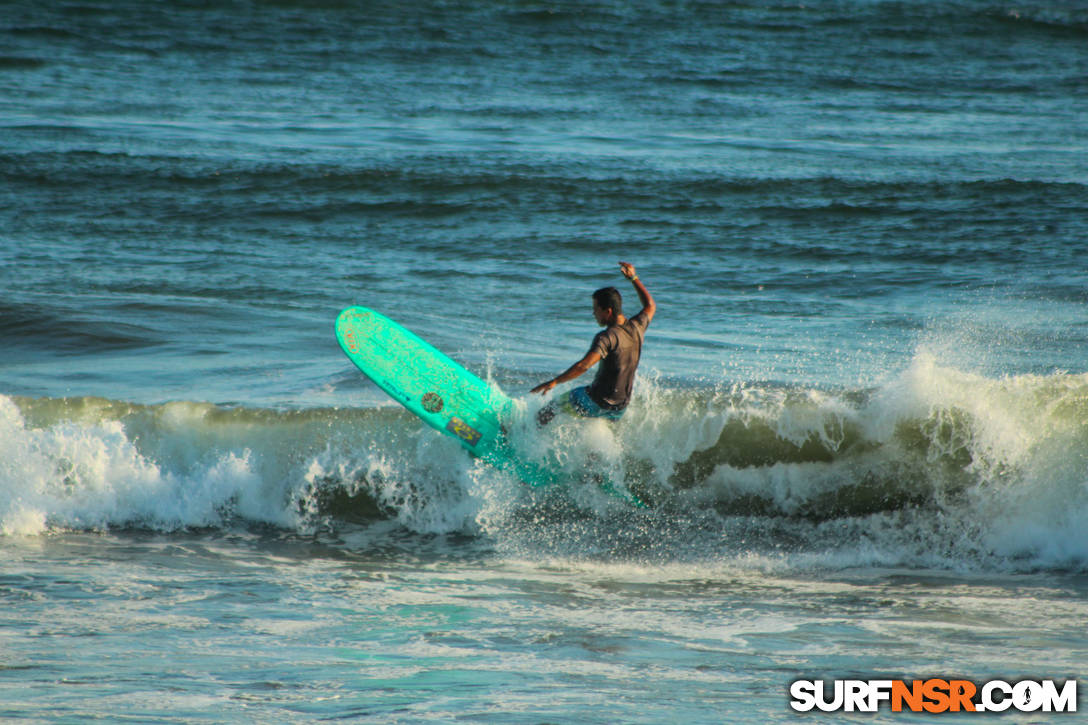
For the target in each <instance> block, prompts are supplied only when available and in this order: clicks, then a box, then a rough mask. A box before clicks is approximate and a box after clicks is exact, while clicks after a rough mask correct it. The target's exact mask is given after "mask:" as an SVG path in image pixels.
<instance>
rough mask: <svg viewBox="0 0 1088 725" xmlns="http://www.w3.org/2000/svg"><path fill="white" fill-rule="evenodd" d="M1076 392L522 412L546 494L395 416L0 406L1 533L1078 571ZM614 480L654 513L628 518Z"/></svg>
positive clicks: (820, 394) (984, 383) (954, 387)
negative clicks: (442, 539) (143, 534)
mask: <svg viewBox="0 0 1088 725" xmlns="http://www.w3.org/2000/svg"><path fill="white" fill-rule="evenodd" d="M1086 401H1088V376H1084V375H1070V374H1065V373H1055V374H1052V375H1046V376H1031V375H1028V376H1014V377H1005V378H987V377H985V376H981V375H977V374H973V373H967V372H963V371H961V370H957V369H955V368H950V367H946V366H942V365H940V364H939V363H938V361H937V360H936V359H934V358H933V357H932V356H931V355H928V354H927V353H925V352H924V351H923V352H920V353H919V354H918V355H917V356H916V357H915V359H914V361H913V362H912V364H911V365H910V366H909V367H908V368H907V369H905V370H904V371H903V372H902V373H901V374H899V375H897V376H894V377H892V378H890V379H889V380H888V381H886V382H885V383H884V384H882V385H880V386H878V387H875V388H871V389H863V390H834V389H828V390H819V389H812V388H804V387H799V386H781V385H772V384H766V383H748V384H724V383H723V384H721V385H717V386H715V387H713V388H707V387H686V388H685V387H675V386H669V385H666V384H663V383H662V382H661V381H660V380H657V379H654V378H653V377H652V376H647V379H644V380H642V381H640V394H639V396H637V397H636V399H635V402H634V403H633V404H632V406H631V409H630V410H629V411H628V413H627V415H626V416H625V417H624V419H623V420H622V421H621V422H620V423H618V424H613V423H610V422H606V421H586V420H580V419H575V418H569V417H566V416H560V417H559V418H557V419H556V420H555V421H553V423H552V425H550V426H547V427H545V428H539V427H537V426H536V425H535V422H533V421H532V419H533V410H534V406H535V407H539V404H540V402H541V401H538V400H536V399H530V400H528V401H525V402H524V404H523V406H522V415H523V417H524V420H521V421H519V422H518V423H517V424H516V425H514V426H513V427H512V429H511V436H512V438H514V439H515V441H516V442H517V444H518V445H519V446H520V450H521V452H522V453H524V454H525V455H530V456H535V457H537V458H538V459H539V460H541V461H544V462H546V463H548V464H549V465H552V466H554V467H555V468H556V470H558V471H561V472H562V473H563V474H564V476H566V480H567V483H566V484H565V485H564V486H560V487H557V488H556V490H538V489H532V488H530V487H529V486H526V485H524V484H522V483H521V482H520V481H518V480H517V479H516V477H515V476H513V475H512V474H511V473H509V472H504V471H498V470H496V469H494V468H491V467H490V466H487V465H486V464H484V463H483V462H481V461H478V460H474V459H472V458H471V457H470V456H469V455H468V454H467V453H466V452H465V451H464V450H463V449H461V448H460V447H459V446H457V445H456V442H454V441H448V440H446V439H444V438H442V437H441V436H437V435H434V434H433V433H432V432H431V431H429V430H428V429H426V428H424V427H423V426H422V425H421V424H420V423H419V421H417V420H416V419H414V418H413V417H412V416H410V415H408V414H406V413H404V412H403V411H401V410H399V409H398V408H395V407H379V408H364V409H334V408H324V409H306V410H276V409H255V408H241V407H226V406H214V405H209V404H204V403H186V402H173V403H166V404H162V405H158V406H140V405H132V404H127V403H122V402H117V401H112V402H111V401H102V400H97V399H63V400H62V399H53V400H49V399H36V400H31V399H17V400H13V399H8V398H5V399H3V408H2V412H3V419H2V424H3V426H4V436H3V438H2V440H3V443H2V445H3V446H4V453H5V455H4V463H3V469H2V475H3V479H2V485H3V486H4V489H5V491H6V492H8V496H7V497H6V503H5V507H4V508H3V510H2V512H0V516H2V518H0V525H2V526H3V530H4V531H5V532H7V533H38V532H41V531H45V530H56V529H82V528H91V529H96V528H111V527H130V526H142V527H149V528H153V529H162V530H174V529H177V528H186V527H190V528H191V527H209V526H211V527H216V526H230V525H234V524H236V523H242V524H245V523H247V522H249V523H259V524H272V525H274V526H278V527H284V528H286V529H288V530H297V531H299V532H300V533H306V532H314V531H318V530H332V529H336V528H337V527H339V526H342V525H347V524H349V523H350V524H352V525H363V526H368V525H372V524H375V523H376V522H378V521H390V522H393V523H395V524H396V525H397V526H399V527H400V528H401V529H403V530H404V531H406V532H415V533H416V534H427V535H431V534H448V533H452V534H465V535H470V536H482V537H488V538H490V539H492V540H493V541H495V542H496V544H497V545H499V546H501V547H507V548H509V549H511V550H516V551H518V552H521V553H524V554H527V555H531V553H532V551H533V550H534V547H537V549H536V550H537V551H540V552H553V553H555V552H563V553H564V555H566V554H577V552H578V551H582V552H584V553H585V552H609V551H611V552H613V553H614V554H620V553H622V555H623V556H633V557H636V558H637V557H642V558H652V559H662V558H664V559H685V558H690V557H703V558H706V557H709V558H720V557H724V558H732V557H743V556H749V555H756V556H764V557H765V556H772V557H786V560H789V561H804V562H806V563H805V564H804V566H816V565H817V562H822V565H824V566H833V567H841V566H853V565H865V564H878V565H904V566H936V567H945V568H978V567H982V568H998V569H1004V568H1011V569H1015V570H1019V569H1022V568H1034V567H1043V568H1049V567H1056V568H1073V569H1079V568H1082V567H1084V565H1085V561H1086V560H1088V540H1086V539H1085V537H1084V535H1083V533H1082V532H1083V531H1084V530H1085V524H1086V522H1088V477H1086V475H1085V466H1084V461H1085V458H1086V456H1088V430H1086V428H1085V424H1084V423H1083V421H1084V420H1085V419H1086V415H1085V414H1086V413H1088V402H1086ZM602 480H609V481H612V482H614V483H615V484H617V485H620V486H622V487H624V488H627V489H628V490H631V491H632V492H634V493H636V494H638V495H640V496H644V497H645V498H646V499H647V500H649V501H651V502H652V503H653V507H652V509H650V510H647V511H643V512H635V511H632V510H631V509H630V507H628V506H627V505H626V504H624V503H623V501H622V500H620V499H617V498H616V497H613V496H609V495H608V494H606V493H604V492H603V491H602V490H601V488H600V483H601V481H602Z"/></svg>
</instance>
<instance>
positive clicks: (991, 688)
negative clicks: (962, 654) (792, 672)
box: [790, 678, 1077, 713]
mask: <svg viewBox="0 0 1088 725" xmlns="http://www.w3.org/2000/svg"><path fill="white" fill-rule="evenodd" d="M790 698H791V699H790V707H791V708H792V709H793V710H795V711H797V712H809V711H811V710H819V711H821V712H877V711H878V710H880V709H881V708H882V707H887V708H889V709H890V710H891V711H892V712H903V711H906V712H929V713H938V712H1005V711H1006V710H1010V709H1011V710H1016V711H1019V712H1076V711H1077V681H1076V680H1072V679H1071V680H1066V681H1065V682H1063V683H1061V684H1060V685H1059V684H1058V681H1056V680H1021V681H1019V682H1005V681H1004V680H990V681H989V682H985V683H983V684H982V685H976V684H975V683H974V682H971V681H970V680H942V679H936V678H934V679H929V680H912V681H910V682H907V681H904V680H834V681H833V683H826V684H825V682H824V681H823V680H797V681H795V682H794V683H793V684H791V685H790Z"/></svg>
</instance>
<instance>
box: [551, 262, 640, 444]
mask: <svg viewBox="0 0 1088 725" xmlns="http://www.w3.org/2000/svg"><path fill="white" fill-rule="evenodd" d="M620 271H621V272H622V273H623V276H624V277H626V278H627V279H628V280H630V281H631V284H633V285H634V287H635V292H637V293H638V299H639V301H640V302H641V303H642V309H641V310H640V311H639V313H638V314H637V315H635V316H634V317H626V316H624V314H623V297H622V296H621V295H620V291H619V290H618V289H616V288H615V287H602V288H601V289H599V290H597V291H596V292H594V293H593V317H594V318H595V319H596V320H597V324H598V325H600V326H601V327H603V328H605V329H604V330H603V331H601V332H598V333H597V335H596V337H594V338H593V344H592V345H590V347H589V352H587V353H586V355H585V357H583V358H582V359H581V360H579V361H578V362H576V363H574V364H573V365H571V366H570V367H569V368H567V370H566V371H565V372H563V373H561V374H560V375H558V376H556V377H554V378H552V379H551V380H549V381H547V382H545V383H541V384H540V385H538V386H536V387H535V388H533V389H532V391H531V392H533V393H540V394H541V395H544V394H545V393H547V392H548V391H549V390H551V389H552V388H554V387H555V386H556V385H558V384H559V383H565V382H567V381H568V380H574V379H575V378H576V377H578V376H579V375H582V374H583V373H585V372H586V371H587V370H589V369H590V368H591V367H593V366H594V365H596V364H597V363H600V367H599V368H597V375H596V377H594V378H593V382H592V383H591V384H589V385H586V386H584V387H580V388H575V389H574V390H571V391H570V392H569V393H567V395H566V397H565V398H561V399H560V400H559V401H558V402H559V405H560V406H561V407H562V408H563V409H564V410H566V411H567V412H569V413H572V414H574V415H582V416H588V417H592V418H610V419H612V420H618V419H619V418H620V416H622V415H623V411H624V410H626V409H627V404H628V403H629V402H630V400H631V389H632V387H633V386H634V382H635V370H636V369H637V368H638V361H639V359H640V358H641V357H642V337H643V335H644V334H645V332H646V327H647V326H649V324H650V320H652V319H653V317H654V312H656V311H657V305H656V304H654V298H653V297H652V296H651V295H650V292H649V290H647V289H646V285H644V284H642V280H640V279H639V278H638V274H637V273H636V272H635V267H634V265H631V264H628V263H627V262H620ZM555 414H556V403H555V402H552V403H549V404H548V405H547V406H545V407H544V408H542V409H541V410H540V412H539V413H538V414H537V420H538V421H539V422H540V425H546V424H547V423H548V422H549V421H551V419H552V418H554V417H555Z"/></svg>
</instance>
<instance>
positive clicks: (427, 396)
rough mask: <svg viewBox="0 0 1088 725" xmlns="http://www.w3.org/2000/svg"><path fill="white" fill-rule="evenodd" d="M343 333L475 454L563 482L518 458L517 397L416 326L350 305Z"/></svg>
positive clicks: (353, 352)
mask: <svg viewBox="0 0 1088 725" xmlns="http://www.w3.org/2000/svg"><path fill="white" fill-rule="evenodd" d="M336 339H337V340H339V342H340V347H341V348H343V350H344V352H345V353H346V354H347V356H348V358H350V359H351V361H352V362H353V363H355V366H356V367H358V368H359V369H360V370H362V371H363V373H365V374H366V376H367V377H368V378H370V379H371V380H373V381H374V383H375V384H377V386H378V387H379V388H381V389H382V390H384V391H385V392H386V393H388V394H389V396H390V397H391V398H393V400H396V401H397V402H398V403H400V404H401V405H403V406H404V407H405V408H407V409H408V410H410V411H412V412H413V413H415V414H416V415H417V416H419V418H420V419H421V420H422V421H423V422H424V423H426V424H427V425H429V426H431V427H432V428H434V429H435V430H437V431H439V432H441V433H444V434H445V435H448V436H450V437H452V438H454V439H456V440H457V441H458V442H459V443H460V444H461V445H462V446H464V447H465V448H466V449H468V451H469V452H470V453H472V455H474V456H477V457H479V458H482V459H483V460H485V461H487V462H488V463H490V464H492V465H494V466H496V467H498V468H502V469H506V470H510V471H512V472H513V473H514V474H515V475H517V476H518V477H519V478H521V480H523V481H525V483H527V484H529V485H530V486H547V485H551V484H555V483H559V482H560V481H561V478H560V477H559V476H557V475H556V474H554V473H553V472H551V471H550V470H548V469H547V468H545V467H543V466H539V465H536V464H534V463H533V462H531V461H525V460H522V459H521V458H520V457H519V456H517V455H516V454H515V452H514V450H513V448H512V447H511V446H510V442H509V440H508V439H507V435H506V432H507V429H506V426H509V425H510V424H511V423H512V422H513V420H514V415H515V414H516V412H517V405H516V403H515V402H514V401H513V400H512V399H511V398H510V397H508V396H507V395H506V394H505V393H503V392H502V391H501V390H499V388H498V387H497V386H495V385H492V384H490V383H488V382H487V381H485V380H481V379H480V378H478V377H477V376H475V375H473V374H472V373H471V372H469V371H468V370H466V369H465V368H464V367H462V366H461V365H460V364H458V363H456V362H454V361H453V360H451V359H450V358H449V357H448V356H447V355H446V354H445V353H443V352H442V351H441V350H439V349H438V348H436V347H434V346H433V345H431V344H430V343H429V342H427V341H426V340H424V339H422V338H420V337H419V336H418V335H416V334H415V333H414V332H412V331H411V330H408V329H407V328H405V327H403V326H401V325H400V324H398V323H396V322H394V321H393V320H391V319H389V318H388V317H386V316H385V315H383V314H381V313H380V312H375V311H374V310H372V309H370V308H367V307H348V308H347V309H345V310H344V311H343V312H341V313H340V315H339V317H337V319H336ZM601 487H602V488H603V489H605V490H606V491H608V492H609V493H612V494H614V495H618V496H620V497H621V498H624V499H625V500H628V501H630V502H631V503H633V504H635V505H637V506H644V505H645V504H643V503H642V502H641V501H639V500H638V499H637V498H635V497H634V496H632V495H631V494H629V493H627V492H626V491H623V490H620V489H617V488H616V487H614V486H613V485H612V484H611V483H608V482H606V483H603V484H601Z"/></svg>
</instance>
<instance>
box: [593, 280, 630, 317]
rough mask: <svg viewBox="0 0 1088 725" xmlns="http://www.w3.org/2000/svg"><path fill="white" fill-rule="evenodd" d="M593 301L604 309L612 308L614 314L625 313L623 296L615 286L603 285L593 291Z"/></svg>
mask: <svg viewBox="0 0 1088 725" xmlns="http://www.w3.org/2000/svg"><path fill="white" fill-rule="evenodd" d="M593 301H594V302H596V303H597V306H598V307H600V308H601V309H602V310H609V309H610V310H612V314H614V315H622V314H623V296H622V295H620V291H619V290H618V289H616V288H615V287H601V288H600V289H599V290H597V291H596V292H594V293H593Z"/></svg>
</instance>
